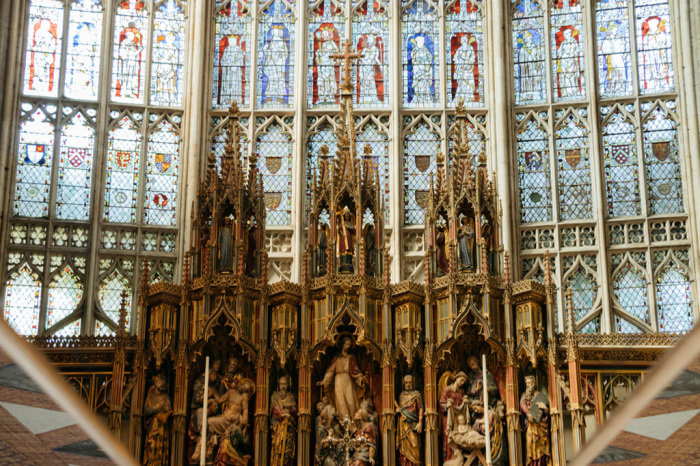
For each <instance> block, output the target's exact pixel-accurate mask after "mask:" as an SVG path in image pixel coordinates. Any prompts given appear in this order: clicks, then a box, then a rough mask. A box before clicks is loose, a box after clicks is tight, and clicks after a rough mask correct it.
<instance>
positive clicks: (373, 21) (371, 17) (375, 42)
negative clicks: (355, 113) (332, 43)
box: [352, 0, 390, 108]
mask: <svg viewBox="0 0 700 466" xmlns="http://www.w3.org/2000/svg"><path fill="white" fill-rule="evenodd" d="M384 5H388V2H384V3H383V4H382V3H380V2H379V1H377V0H366V1H365V2H364V3H363V4H362V6H360V7H359V8H358V9H357V10H356V11H355V14H354V15H353V17H352V42H353V44H354V46H355V48H356V50H357V51H358V52H359V53H361V54H363V55H364V57H362V58H360V59H359V61H358V62H357V65H356V67H355V68H354V69H353V71H354V72H355V76H356V78H357V79H356V81H355V89H354V92H355V106H356V107H357V108H367V107H388V106H389V66H390V65H389V61H390V60H389V48H390V43H389V15H388V14H387V11H386V7H385V6H384Z"/></svg>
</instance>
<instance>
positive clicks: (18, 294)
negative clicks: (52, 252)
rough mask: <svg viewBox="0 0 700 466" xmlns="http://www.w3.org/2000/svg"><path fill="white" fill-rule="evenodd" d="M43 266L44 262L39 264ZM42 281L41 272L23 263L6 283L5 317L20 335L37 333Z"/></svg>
mask: <svg viewBox="0 0 700 466" xmlns="http://www.w3.org/2000/svg"><path fill="white" fill-rule="evenodd" d="M39 266H40V267H43V263H41V264H39ZM40 296H41V281H39V274H38V273H37V272H36V271H35V270H34V269H33V268H31V267H30V266H29V264H27V263H24V264H22V265H21V266H20V267H19V268H18V269H17V270H16V271H15V272H13V273H12V274H10V278H9V279H8V280H7V283H6V284H5V309H4V312H3V314H4V317H5V320H6V321H7V323H8V324H10V326H11V327H12V328H13V329H14V331H15V332H17V333H18V334H19V335H36V334H37V330H38V326H39V299H40Z"/></svg>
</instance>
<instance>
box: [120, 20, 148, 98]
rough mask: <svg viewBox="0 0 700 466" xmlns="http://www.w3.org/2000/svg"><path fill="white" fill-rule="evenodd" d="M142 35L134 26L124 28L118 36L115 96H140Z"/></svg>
mask: <svg viewBox="0 0 700 466" xmlns="http://www.w3.org/2000/svg"><path fill="white" fill-rule="evenodd" d="M142 50H143V43H142V35H141V33H140V32H139V30H138V29H137V28H135V27H127V28H125V29H124V30H123V31H122V33H121V35H120V38H119V55H118V58H119V75H118V77H117V96H119V97H122V98H127V99H139V98H140V84H141V83H140V80H141V51H142Z"/></svg>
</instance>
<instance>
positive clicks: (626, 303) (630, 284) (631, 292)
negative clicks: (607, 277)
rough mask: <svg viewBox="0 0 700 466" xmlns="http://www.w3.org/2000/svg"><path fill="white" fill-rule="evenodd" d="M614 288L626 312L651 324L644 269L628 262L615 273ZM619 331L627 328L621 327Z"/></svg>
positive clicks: (619, 302) (616, 296) (616, 297)
mask: <svg viewBox="0 0 700 466" xmlns="http://www.w3.org/2000/svg"><path fill="white" fill-rule="evenodd" d="M612 289H613V293H614V295H615V299H616V300H617V303H618V304H619V305H620V307H621V308H622V309H623V310H624V311H625V312H627V313H628V314H630V315H632V316H634V317H636V318H637V319H639V320H641V321H642V322H644V323H646V324H648V325H651V316H650V314H649V291H648V286H647V280H646V277H645V274H644V271H643V270H641V269H639V268H637V267H635V266H634V265H632V264H631V263H630V262H627V263H626V264H625V265H623V267H622V269H620V270H618V272H617V273H616V274H615V275H613V283H612ZM620 325H622V324H620ZM628 330H630V329H627V331H628ZM619 331H625V329H623V328H621V327H619V328H618V332H619ZM637 331H639V330H637Z"/></svg>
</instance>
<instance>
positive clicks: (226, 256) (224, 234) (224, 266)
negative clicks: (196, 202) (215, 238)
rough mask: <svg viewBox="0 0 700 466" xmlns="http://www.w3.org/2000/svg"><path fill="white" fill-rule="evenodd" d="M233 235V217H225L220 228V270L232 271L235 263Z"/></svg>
mask: <svg viewBox="0 0 700 466" xmlns="http://www.w3.org/2000/svg"><path fill="white" fill-rule="evenodd" d="M232 243H233V235H232V234H231V219H230V218H228V217H224V222H223V224H222V225H221V228H220V229H219V271H220V272H225V271H231V268H232V265H233V254H232V253H233V248H232V247H231V245H232Z"/></svg>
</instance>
